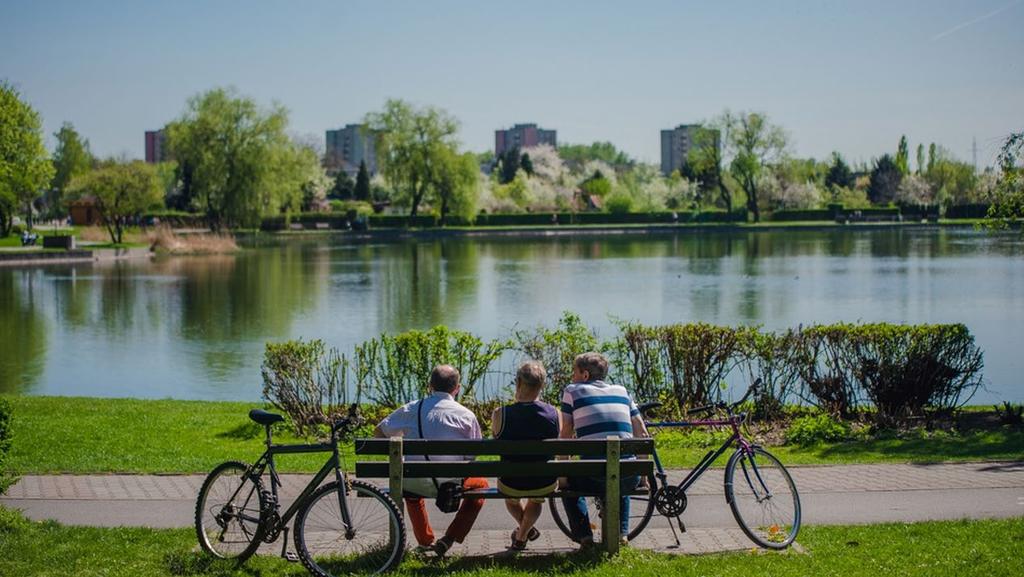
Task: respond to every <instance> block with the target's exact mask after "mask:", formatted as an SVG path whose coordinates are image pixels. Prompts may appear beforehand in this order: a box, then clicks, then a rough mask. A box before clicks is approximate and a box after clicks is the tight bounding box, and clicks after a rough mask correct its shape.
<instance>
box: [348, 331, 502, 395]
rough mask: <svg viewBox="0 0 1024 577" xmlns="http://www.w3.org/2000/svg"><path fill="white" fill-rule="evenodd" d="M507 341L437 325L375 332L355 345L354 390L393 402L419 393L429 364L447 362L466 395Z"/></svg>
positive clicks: (425, 382) (427, 376) (424, 387)
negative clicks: (373, 336) (392, 333)
mask: <svg viewBox="0 0 1024 577" xmlns="http://www.w3.org/2000/svg"><path fill="white" fill-rule="evenodd" d="M510 346H511V343H510V342H508V341H503V340H492V341H489V342H486V343H485V342H484V341H482V340H481V339H479V338H477V337H476V336H474V335H472V334H470V333H467V332H463V331H455V330H451V329H449V328H448V327H445V326H441V325H439V326H436V327H434V328H432V329H430V330H429V331H425V332H424V331H416V330H413V331H408V332H405V333H401V334H398V335H395V336H388V335H381V336H380V338H377V339H371V340H369V341H366V342H364V343H363V344H361V345H359V346H357V347H356V350H355V356H356V371H357V373H358V376H357V382H358V383H359V387H360V394H361V395H362V394H365V395H366V396H367V398H368V399H369V400H371V401H373V402H374V403H377V404H380V405H384V406H386V407H397V406H399V405H402V404H405V403H408V402H409V401H413V400H416V399H418V398H421V397H422V396H423V395H424V394H425V393H426V391H427V385H428V383H429V381H430V372H431V371H432V370H433V369H434V367H435V366H437V365H439V364H449V365H452V366H453V367H455V368H456V369H457V370H458V371H459V374H460V375H461V382H462V394H463V396H464V397H467V398H472V397H473V393H474V391H475V389H476V386H477V385H478V384H480V383H481V382H482V381H483V379H484V377H485V376H486V375H487V374H488V373H489V372H490V367H491V365H492V364H493V363H494V362H495V361H497V360H498V358H500V357H501V355H502V353H504V352H505V351H506V350H508V349H509V347H510Z"/></svg>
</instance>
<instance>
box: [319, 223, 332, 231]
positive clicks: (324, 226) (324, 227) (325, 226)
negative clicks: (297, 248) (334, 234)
mask: <svg viewBox="0 0 1024 577" xmlns="http://www.w3.org/2000/svg"><path fill="white" fill-rule="evenodd" d="M330 228H331V224H330V223H328V222H318V223H316V229H317V230H329V229H330Z"/></svg>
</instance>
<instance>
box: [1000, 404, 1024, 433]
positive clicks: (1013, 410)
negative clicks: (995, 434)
mask: <svg viewBox="0 0 1024 577" xmlns="http://www.w3.org/2000/svg"><path fill="white" fill-rule="evenodd" d="M993 406H994V407H995V409H996V417H998V418H999V424H1001V425H1008V426H1011V427H1019V426H1021V425H1024V405H1014V404H1012V403H1010V402H1009V401H1003V404H1002V405H993Z"/></svg>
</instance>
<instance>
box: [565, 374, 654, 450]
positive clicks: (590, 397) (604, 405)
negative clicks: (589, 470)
mask: <svg viewBox="0 0 1024 577" xmlns="http://www.w3.org/2000/svg"><path fill="white" fill-rule="evenodd" d="M562 414H565V415H569V416H570V417H572V423H573V428H574V429H575V430H576V438H577V439H604V438H607V437H610V436H613V435H614V436H618V437H619V438H621V439H632V438H633V424H632V417H635V416H636V415H639V414H640V410H639V409H637V407H636V404H635V403H634V402H633V399H632V398H630V396H629V392H628V391H627V390H626V388H625V387H623V386H621V385H609V384H608V383H605V382H604V381H592V382H589V383H572V384H570V385H569V386H567V387H565V393H564V394H563V395H562Z"/></svg>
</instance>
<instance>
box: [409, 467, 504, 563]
mask: <svg viewBox="0 0 1024 577" xmlns="http://www.w3.org/2000/svg"><path fill="white" fill-rule="evenodd" d="M489 486H490V485H488V484H487V479H484V478H481V477H469V478H468V479H463V481H462V488H463V489H467V490H468V489H486V488H487V487H489ZM483 506H484V500H483V499H463V500H462V505H460V506H459V510H458V512H456V513H455V518H454V519H452V524H451V525H449V526H448V530H447V531H445V532H444V534H445V536H446V537H448V538H450V539H451V540H453V541H455V542H456V543H462V541H463V540H464V539H465V538H466V535H469V530H470V529H472V528H473V523H474V522H476V517H477V515H479V514H480V509H481V508H483ZM405 510H406V511H407V512H408V513H407V514H408V515H409V522H410V523H412V532H413V534H415V535H416V542H417V543H419V544H420V545H422V546H424V547H426V546H429V545H430V544H431V543H433V542H434V529H433V528H432V527H431V526H430V519H429V518H428V517H427V506H426V503H424V501H423V498H422V497H413V498H409V497H406V499H405Z"/></svg>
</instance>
